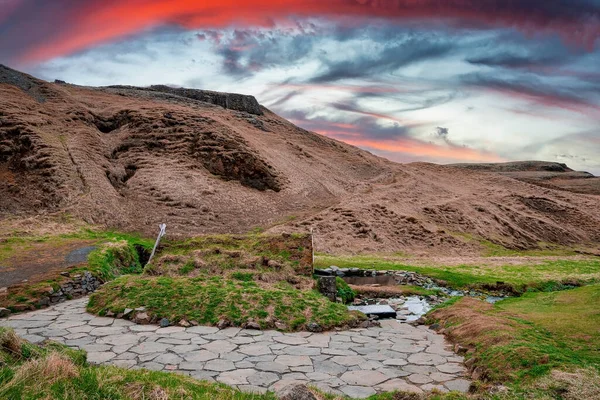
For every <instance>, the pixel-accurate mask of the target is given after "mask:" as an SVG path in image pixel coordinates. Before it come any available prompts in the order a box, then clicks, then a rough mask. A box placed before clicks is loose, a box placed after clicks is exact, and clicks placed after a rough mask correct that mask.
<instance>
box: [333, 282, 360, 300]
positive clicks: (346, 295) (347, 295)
mask: <svg viewBox="0 0 600 400" xmlns="http://www.w3.org/2000/svg"><path fill="white" fill-rule="evenodd" d="M335 285H336V287H337V297H340V298H341V299H342V302H343V303H344V304H348V303H351V302H352V301H353V300H354V297H355V296H356V292H355V291H354V290H352V289H351V288H350V286H348V284H347V283H346V282H345V281H344V280H343V279H342V278H340V277H336V278H335Z"/></svg>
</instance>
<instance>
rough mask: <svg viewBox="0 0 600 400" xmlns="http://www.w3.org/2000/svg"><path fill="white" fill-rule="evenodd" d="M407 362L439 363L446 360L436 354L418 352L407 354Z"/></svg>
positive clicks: (421, 363) (418, 363) (420, 363)
mask: <svg viewBox="0 0 600 400" xmlns="http://www.w3.org/2000/svg"><path fill="white" fill-rule="evenodd" d="M408 362H409V363H411V364H417V365H440V364H443V363H444V362H446V359H445V358H444V357H442V356H438V355H437V354H429V353H418V354H412V355H410V356H408Z"/></svg>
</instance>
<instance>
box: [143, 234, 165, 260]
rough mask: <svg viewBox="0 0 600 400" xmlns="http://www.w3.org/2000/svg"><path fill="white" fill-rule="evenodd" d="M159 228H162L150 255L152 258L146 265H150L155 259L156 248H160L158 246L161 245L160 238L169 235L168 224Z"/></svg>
mask: <svg viewBox="0 0 600 400" xmlns="http://www.w3.org/2000/svg"><path fill="white" fill-rule="evenodd" d="M158 227H159V228H160V232H158V237H157V238H156V243H154V248H153V249H152V253H151V254H150V258H149V259H148V262H147V263H146V265H148V264H150V261H152V257H154V253H155V252H156V248H157V247H158V244H159V243H160V238H161V237H163V236H165V234H166V233H167V224H160V225H159V226H158Z"/></svg>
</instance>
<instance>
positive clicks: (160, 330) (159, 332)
mask: <svg viewBox="0 0 600 400" xmlns="http://www.w3.org/2000/svg"><path fill="white" fill-rule="evenodd" d="M184 330H185V328H184V327H182V326H167V327H166V328H158V329H157V330H156V331H155V333H156V334H157V335H169V334H171V333H177V332H183V331H184Z"/></svg>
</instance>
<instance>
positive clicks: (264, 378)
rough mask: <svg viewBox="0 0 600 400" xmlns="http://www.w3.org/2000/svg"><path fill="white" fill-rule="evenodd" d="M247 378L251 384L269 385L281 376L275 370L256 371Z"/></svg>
mask: <svg viewBox="0 0 600 400" xmlns="http://www.w3.org/2000/svg"><path fill="white" fill-rule="evenodd" d="M238 371H239V370H238ZM252 371H255V370H252ZM236 372H237V371H236ZM247 379H248V382H249V383H250V384H251V385H255V386H263V387H269V385H271V384H272V383H274V382H276V381H278V380H279V376H278V375H277V374H274V373H273V372H262V371H261V372H256V371H255V374H252V375H249V376H248V377H247Z"/></svg>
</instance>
